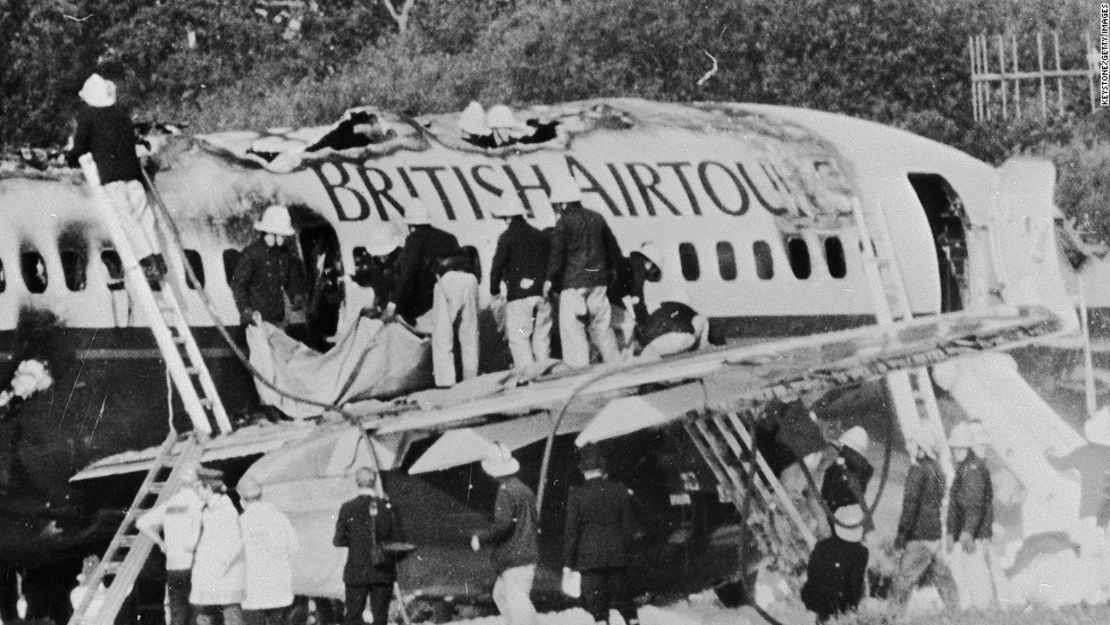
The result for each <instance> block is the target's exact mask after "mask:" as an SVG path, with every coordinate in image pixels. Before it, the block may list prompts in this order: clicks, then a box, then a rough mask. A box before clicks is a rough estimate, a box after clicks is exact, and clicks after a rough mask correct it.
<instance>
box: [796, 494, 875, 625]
mask: <svg viewBox="0 0 1110 625" xmlns="http://www.w3.org/2000/svg"><path fill="white" fill-rule="evenodd" d="M836 521H837V524H836V525H835V526H834V530H833V535H832V536H830V537H829V538H826V539H824V540H821V541H818V542H817V544H816V545H815V546H814V547H813V553H811V554H810V555H809V563H808V564H807V566H806V581H805V584H804V585H803V586H802V603H803V604H805V606H806V608H808V609H809V610H811V611H813V612H816V613H817V622H818V623H825V622H827V621H828V620H829V619H831V618H833V617H835V616H837V615H838V614H844V613H845V612H853V611H855V610H856V608H858V607H859V602H860V600H862V599H863V589H864V576H865V575H866V573H867V558H868V556H869V555H870V552H869V551H868V550H867V547H865V546H863V545H862V544H860V541H862V540H863V510H862V509H861V508H860V507H859V506H857V505H851V506H843V507H841V508H840V509H838V510H837V511H836ZM845 526H848V527H845Z"/></svg>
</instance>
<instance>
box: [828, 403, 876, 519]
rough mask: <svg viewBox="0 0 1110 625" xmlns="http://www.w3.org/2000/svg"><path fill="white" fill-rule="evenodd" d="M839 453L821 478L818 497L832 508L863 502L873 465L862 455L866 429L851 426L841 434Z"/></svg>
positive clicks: (864, 448)
mask: <svg viewBox="0 0 1110 625" xmlns="http://www.w3.org/2000/svg"><path fill="white" fill-rule="evenodd" d="M837 442H838V443H839V444H840V453H839V454H837V456H836V460H834V461H833V463H832V464H831V465H830V466H829V468H828V469H826V470H825V478H824V480H823V481H822V482H821V498H822V499H824V500H825V504H826V505H827V506H828V507H829V510H830V511H831V512H834V513H835V512H836V509H837V508H840V507H841V506H850V505H852V504H863V503H864V502H863V495H864V493H866V492H867V484H868V482H870V481H871V476H872V475H873V474H874V472H875V469H874V468H873V467H872V466H871V463H870V462H868V461H867V458H866V457H865V456H864V454H865V453H867V444H868V436H867V430H864V429H863V428H862V427H860V426H858V425H857V426H853V427H851V428H849V429H848V430H847V431H845V432H844V433H843V434H841V435H840V439H839V440H838V441H837Z"/></svg>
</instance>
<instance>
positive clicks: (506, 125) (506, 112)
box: [486, 104, 527, 130]
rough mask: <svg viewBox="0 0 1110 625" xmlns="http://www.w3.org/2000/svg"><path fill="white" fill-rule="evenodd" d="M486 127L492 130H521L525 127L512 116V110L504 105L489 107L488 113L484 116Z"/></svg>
mask: <svg viewBox="0 0 1110 625" xmlns="http://www.w3.org/2000/svg"><path fill="white" fill-rule="evenodd" d="M486 125H487V126H489V127H490V128H492V129H494V130H496V129H498V128H501V129H509V130H521V129H523V128H526V127H527V126H525V124H523V123H521V122H520V121H518V120H517V118H516V116H515V115H513V109H511V108H509V107H507V106H505V105H504V104H497V105H495V106H491V107H490V109H489V113H487V114H486Z"/></svg>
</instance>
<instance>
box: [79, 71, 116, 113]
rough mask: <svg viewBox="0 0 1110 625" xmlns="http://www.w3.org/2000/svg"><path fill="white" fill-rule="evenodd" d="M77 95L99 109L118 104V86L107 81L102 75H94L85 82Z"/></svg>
mask: <svg viewBox="0 0 1110 625" xmlns="http://www.w3.org/2000/svg"><path fill="white" fill-rule="evenodd" d="M77 95H78V96H80V97H81V99H82V100H84V101H85V104H88V105H89V106H95V107H98V108H104V107H106V106H112V105H113V104H115V103H116V84H115V83H114V82H112V81H110V80H106V79H105V78H104V77H103V76H101V75H100V74H93V75H92V76H89V77H88V79H86V80H85V84H84V85H83V86H82V87H81V91H79V92H78V93H77Z"/></svg>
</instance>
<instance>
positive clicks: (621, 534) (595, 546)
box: [563, 477, 633, 571]
mask: <svg viewBox="0 0 1110 625" xmlns="http://www.w3.org/2000/svg"><path fill="white" fill-rule="evenodd" d="M631 500H632V497H631V495H629V494H628V489H627V488H625V487H624V486H623V485H621V484H618V483H616V482H613V481H610V480H609V479H608V478H604V477H601V478H594V479H588V480H586V483H585V484H583V485H582V486H580V487H578V488H572V489H571V491H570V496H569V497H568V498H567V523H566V529H565V531H564V533H563V566H566V567H568V568H571V569H574V570H575V571H589V570H591V569H601V568H611V567H626V566H628V565H629V553H628V552H629V547H630V546H631V542H632V531H633V528H632V504H631Z"/></svg>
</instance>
